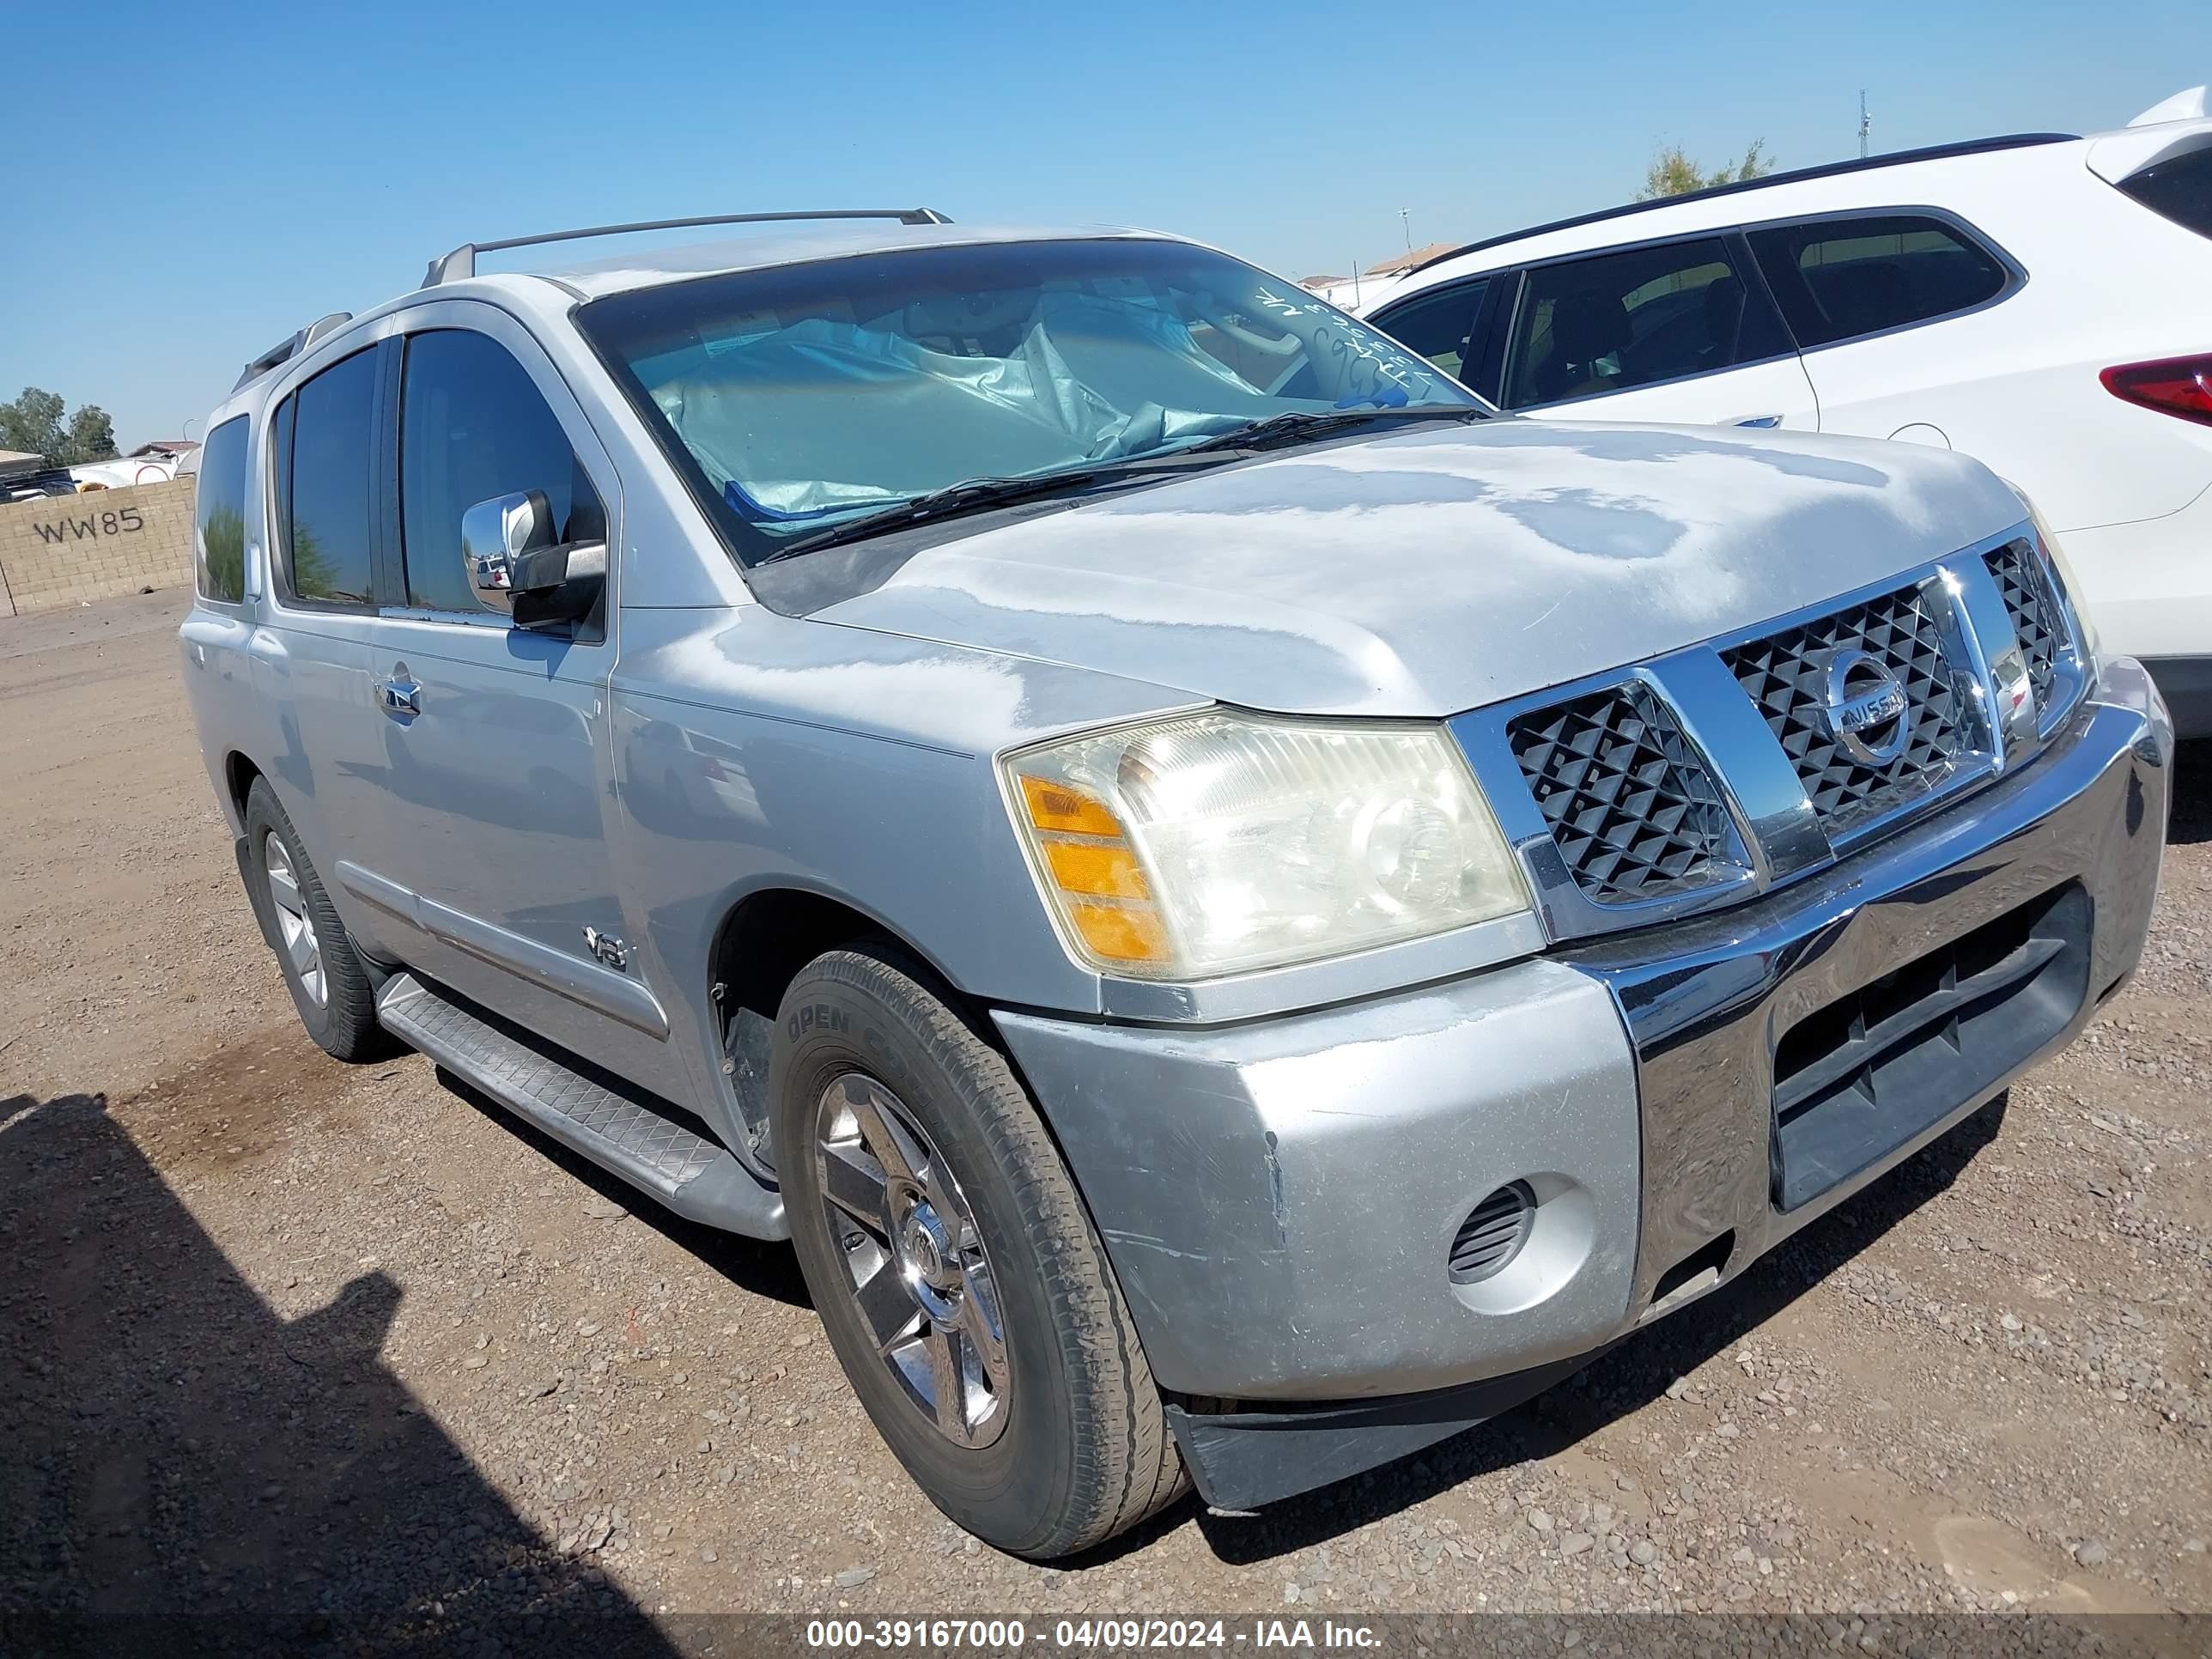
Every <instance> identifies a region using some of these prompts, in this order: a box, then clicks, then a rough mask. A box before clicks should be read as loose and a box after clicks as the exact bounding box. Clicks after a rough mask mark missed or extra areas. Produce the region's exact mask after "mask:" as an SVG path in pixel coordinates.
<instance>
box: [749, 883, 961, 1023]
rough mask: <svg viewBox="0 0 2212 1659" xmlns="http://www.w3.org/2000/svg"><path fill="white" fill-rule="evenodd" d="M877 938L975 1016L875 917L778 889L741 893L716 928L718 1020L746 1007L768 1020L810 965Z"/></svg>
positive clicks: (836, 899)
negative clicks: (827, 953) (918, 965)
mask: <svg viewBox="0 0 2212 1659" xmlns="http://www.w3.org/2000/svg"><path fill="white" fill-rule="evenodd" d="M876 935H880V936H881V937H883V938H884V939H890V940H891V941H893V942H894V943H896V945H898V947H899V948H900V949H901V950H902V951H904V952H906V954H908V956H910V957H913V958H914V959H915V961H916V962H918V963H921V964H923V965H924V966H925V967H927V969H929V971H930V972H931V974H932V975H934V976H935V977H936V979H937V981H939V984H940V985H941V986H942V987H944V988H945V991H946V993H947V994H950V995H951V996H953V997H955V998H957V999H958V1000H962V1001H963V1002H965V1003H967V1004H968V1006H969V1007H968V1011H969V1013H971V1014H981V1007H980V1006H978V1005H976V1004H975V1001H974V1000H973V999H972V998H970V997H969V996H968V994H966V993H965V992H963V990H962V989H961V988H960V987H959V985H958V982H957V981H956V980H954V978H953V977H952V975H951V974H948V973H947V972H945V968H944V965H943V964H942V963H939V962H938V961H937V960H936V959H935V957H933V956H932V955H931V954H930V953H929V952H928V951H925V950H924V949H922V948H921V945H917V944H916V943H915V941H914V940H913V939H911V938H909V937H908V935H907V934H906V933H904V932H902V930H901V929H899V928H897V927H894V926H892V925H891V924H890V922H887V921H884V919H883V918H882V917H881V916H880V915H876V914H875V913H874V912H872V911H871V910H868V909H866V908H864V907H862V906H860V905H858V904H855V903H854V902H852V901H851V900H850V899H849V898H848V897H846V896H844V895H842V894H837V893H830V892H825V891H823V890H820V889H817V888H811V887H802V886H798V885H793V884H778V885H775V886H768V887H759V888H756V889H754V890H751V891H750V892H748V893H746V894H744V896H741V897H739V898H738V899H737V900H736V901H735V902H733V903H732V904H731V905H730V906H729V908H727V909H726V911H724V913H723V915H722V918H721V920H720V922H718V923H717V924H716V926H715V928H714V934H713V936H712V938H713V942H712V944H711V945H709V947H708V974H709V975H710V983H711V984H713V985H714V986H716V987H720V998H719V1002H720V1017H721V1018H722V1019H723V1020H724V1021H725V1022H726V1021H727V1020H728V1019H729V1018H731V1017H732V1016H733V1015H734V1014H735V1013H736V1012H737V1011H738V1010H739V1009H744V1008H750V1009H751V1010H753V1011H754V1012H757V1013H759V1014H761V1015H763V1016H764V1017H766V1018H769V1019H770V1020H773V1019H774V1018H775V1011H776V1007H777V1006H778V1005H779V1004H780V1003H781V1001H782V1000H783V994H784V991H785V989H786V988H787V987H788V986H789V985H790V984H791V981H793V980H794V979H796V978H797V977H798V976H799V970H800V969H803V968H805V966H806V964H807V963H810V962H811V961H813V960H814V958H815V957H818V956H820V955H822V954H823V952H824V951H835V950H838V949H840V948H841V947H842V946H844V945H850V944H852V943H853V942H854V940H856V939H866V938H869V937H871V936H876ZM985 1024H987V1022H985Z"/></svg>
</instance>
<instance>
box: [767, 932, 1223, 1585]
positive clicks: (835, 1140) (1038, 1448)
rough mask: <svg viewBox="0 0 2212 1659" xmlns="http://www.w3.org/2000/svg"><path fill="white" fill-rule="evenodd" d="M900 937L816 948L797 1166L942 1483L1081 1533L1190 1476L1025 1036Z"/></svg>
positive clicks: (1027, 1549)
mask: <svg viewBox="0 0 2212 1659" xmlns="http://www.w3.org/2000/svg"><path fill="white" fill-rule="evenodd" d="M926 981H927V973H926V970H925V969H921V967H920V966H919V965H918V964H915V963H910V962H908V960H906V959H905V958H904V957H902V955H901V954H900V953H898V952H897V951H896V950H895V949H893V948H891V947H889V946H885V947H883V948H880V949H868V948H865V947H864V948H860V949H855V950H849V951H832V952H830V953H829V954H828V955H826V956H823V957H817V959H816V960H815V961H814V962H813V963H811V964H809V965H808V966H807V967H806V968H805V969H804V970H803V971H802V972H801V973H800V974H799V977H798V978H797V979H796V980H794V981H793V982H792V985H791V987H790V989H789V990H787V992H786V993H785V994H784V998H783V1004H782V1007H781V1011H780V1012H779V1014H778V1017H777V1032H776V1038H775V1049H774V1054H773V1057H772V1060H771V1063H770V1074H769V1089H770V1098H771V1100H772V1102H773V1109H774V1112H775V1142H776V1167H777V1169H778V1170H780V1171H781V1175H782V1179H783V1182H784V1200H785V1209H786V1212H787V1214H788V1215H789V1217H790V1218H791V1231H792V1241H793V1244H794V1245H795V1246H796V1247H797V1249H798V1252H799V1266H800V1268H801V1270H802V1271H803V1272H804V1273H805V1276H806V1282H807V1287H808V1289H809V1290H810V1291H811V1292H812V1295H813V1298H814V1304H815V1307H816V1308H817V1310H818V1311H819V1312H820V1314H821V1316H822V1322H823V1328H824V1330H825V1331H826V1332H827V1333H828V1334H829V1341H830V1345H831V1346H832V1347H834V1348H835V1349H836V1352H837V1357H838V1359H839V1360H840V1361H841V1362H842V1364H843V1365H844V1368H845V1373H846V1375H847V1376H848V1377H849V1378H850V1379H851V1381H852V1383H853V1387H854V1391H855V1392H856V1393H857V1394H858V1395H860V1403H861V1404H862V1406H863V1407H866V1411H867V1413H868V1415H869V1417H870V1419H872V1420H873V1422H874V1423H875V1425H876V1428H877V1430H878V1432H880V1433H881V1434H882V1435H883V1437H884V1441H885V1443H887V1444H888V1445H889V1446H890V1449H891V1451H892V1452H893V1454H894V1455H896V1456H897V1458H898V1460H899V1462H901V1463H902V1464H904V1465H905V1467H906V1469H907V1472H908V1474H911V1475H912V1476H913V1477H914V1478H915V1481H916V1482H917V1483H918V1484H919V1485H920V1486H921V1489H922V1490H923V1491H924V1492H927V1494H928V1495H929V1498H930V1499H931V1501H932V1502H933V1503H934V1504H937V1506H938V1507H939V1509H941V1510H944V1511H945V1513H946V1514H947V1515H949V1516H951V1517H952V1518H953V1519H954V1520H955V1521H957V1522H959V1523H960V1524H961V1525H962V1526H963V1527H965V1528H968V1530H969V1531H970V1532H972V1533H974V1534H975V1535H976V1536H977V1537H979V1538H981V1539H982V1540H984V1541H986V1542H987V1543H990V1544H994V1545H996V1546H997V1547H999V1548H1000V1549H1004V1550H1008V1551H1011V1552H1012V1553H1017V1554H1021V1555H1030V1556H1037V1557H1043V1558H1049V1557H1053V1556H1060V1555H1068V1554H1073V1553H1075V1552H1077V1551H1079V1550H1083V1549H1086V1548H1088V1547H1091V1546H1092V1545H1095V1544H1097V1543H1099V1542H1101V1541H1103V1540H1105V1539H1107V1538H1110V1537H1111V1536H1113V1535H1114V1534H1115V1533H1117V1532H1120V1531H1121V1530H1123V1529H1124V1528H1127V1527H1130V1526H1133V1525H1134V1524H1135V1523H1136V1522H1139V1521H1140V1520H1142V1519H1143V1518H1144V1517H1145V1516H1147V1515H1150V1514H1151V1513H1152V1512H1153V1511H1154V1510H1158V1508H1160V1507H1161V1506H1162V1505H1163V1504H1166V1503H1168V1502H1169V1501H1170V1499H1172V1498H1175V1497H1176V1495H1177V1494H1178V1493H1179V1492H1182V1489H1183V1486H1184V1480H1183V1474H1182V1464H1181V1462H1180V1461H1179V1460H1178V1459H1177V1457H1176V1450H1175V1443H1174V1440H1173V1437H1172V1436H1171V1435H1170V1432H1169V1431H1168V1427H1167V1423H1166V1418H1165V1413H1164V1412H1163V1410H1162V1409H1161V1405H1160V1398H1159V1391H1158V1389H1157V1388H1156V1387H1155V1386H1154V1385H1153V1383H1152V1372H1151V1370H1150V1368H1149V1367H1147V1366H1146V1364H1145V1356H1144V1351H1143V1348H1142V1346H1140V1345H1139V1341H1138V1338H1137V1333H1136V1329H1135V1328H1134V1326H1133V1324H1132V1322H1131V1321H1130V1318H1129V1312H1128V1309H1127V1307H1126V1306H1125V1305H1124V1304H1123V1303H1122V1300H1121V1291H1120V1289H1119V1287H1118V1286H1117V1285H1115V1281H1114V1276H1113V1273H1112V1270H1111V1268H1110V1267H1109V1265H1108V1263H1107V1261H1106V1255H1105V1251H1104V1249H1103V1248H1102V1247H1101V1245H1100V1244H1099V1242H1098V1239H1097V1236H1096V1235H1095V1234H1094V1233H1093V1232H1092V1231H1091V1223H1090V1219H1089V1218H1088V1217H1087V1216H1086V1215H1085V1212H1084V1209H1083V1206H1082V1202H1081V1200H1080V1199H1079V1196H1078V1194H1077V1193H1076V1190H1075V1184H1074V1182H1073V1181H1072V1180H1071V1179H1070V1178H1069V1176H1068V1173H1067V1170H1066V1167H1065V1166H1064V1165H1063V1164H1061V1162H1060V1155H1059V1153H1058V1152H1057V1151H1056V1150H1055V1149H1054V1146H1053V1144H1052V1140H1051V1138H1050V1137H1049V1136H1048V1135H1047V1133H1045V1129H1044V1125H1043V1123H1042V1121H1041V1120H1040V1119H1039V1117H1038V1116H1037V1114H1036V1108H1035V1107H1034V1106H1032V1105H1031V1104H1030V1099H1029V1097H1028V1095H1027V1094H1026V1093H1025V1092H1024V1090H1023V1088H1022V1086H1021V1084H1020V1083H1019V1082H1018V1080H1017V1079H1015V1077H1014V1075H1013V1073H1012V1069H1011V1068H1010V1067H1009V1066H1007V1064H1006V1059H1005V1057H1004V1056H1003V1055H1002V1054H1000V1053H999V1052H998V1051H997V1050H996V1049H994V1048H992V1047H991V1046H990V1045H989V1044H988V1043H987V1042H984V1041H983V1039H982V1038H981V1036H979V1035H978V1034H977V1033H976V1031H975V1030H974V1029H973V1028H972V1027H971V1026H969V1024H968V1023H967V1021H965V1020H964V1019H963V1018H961V1016H960V1015H959V1014H958V1013H957V1012H956V1011H955V1010H954V1009H953V1008H952V1007H951V1005H950V1004H949V1003H948V1001H947V1000H945V998H944V997H941V996H939V994H936V993H935V992H934V991H933V989H931V988H930V987H929V986H928V984H927V982H926Z"/></svg>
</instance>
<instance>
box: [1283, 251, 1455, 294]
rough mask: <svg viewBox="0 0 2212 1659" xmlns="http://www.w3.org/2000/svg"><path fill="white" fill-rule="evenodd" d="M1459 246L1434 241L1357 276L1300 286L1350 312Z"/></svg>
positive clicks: (1310, 279)
mask: <svg viewBox="0 0 2212 1659" xmlns="http://www.w3.org/2000/svg"><path fill="white" fill-rule="evenodd" d="M1457 246H1459V245H1458V244H1457V243H1456V242H1431V243H1429V244H1427V245H1426V246H1422V247H1416V248H1408V249H1407V250H1406V252H1403V253H1394V254H1392V255H1391V256H1390V257H1389V258H1387V259H1377V260H1376V262H1375V263H1374V264H1371V265H1370V266H1368V267H1367V269H1366V270H1363V271H1361V272H1359V273H1358V275H1357V276H1301V277H1300V278H1299V279H1298V286H1299V287H1300V288H1302V289H1305V291H1306V292H1307V293H1309V294H1317V295H1320V296H1321V297H1322V299H1324V300H1326V301H1328V302H1329V303H1330V304H1331V305H1333V306H1342V307H1345V308H1346V310H1352V309H1355V308H1357V307H1363V306H1368V305H1371V304H1373V303H1374V301H1375V299H1376V295H1380V294H1382V293H1383V292H1384V291H1385V290H1386V289H1392V288H1395V287H1396V286H1397V285H1398V282H1399V280H1400V279H1401V277H1403V276H1405V274H1406V273H1407V271H1409V270H1413V269H1414V268H1415V267H1416V266H1418V265H1425V264H1428V262H1429V261H1430V260H1431V259H1440V258H1443V256H1444V255H1445V254H1447V253H1449V252H1451V251H1452V250H1453V249H1454V248H1455V247H1457Z"/></svg>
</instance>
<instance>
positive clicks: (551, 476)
mask: <svg viewBox="0 0 2212 1659" xmlns="http://www.w3.org/2000/svg"><path fill="white" fill-rule="evenodd" d="M526 490H535V491H537V492H538V494H540V495H544V497H545V500H546V504H547V505H548V506H549V507H550V508H551V509H552V523H553V526H554V535H555V538H556V540H559V541H562V542H588V541H599V540H602V539H604V538H605V535H606V522H605V513H603V512H602V511H601V509H600V506H599V495H598V494H597V492H596V491H594V490H593V489H592V484H591V481H590V480H589V479H588V478H586V477H585V476H584V470H583V468H582V467H581V466H580V465H579V464H578V463H577V460H576V457H575V453H574V451H573V450H571V449H570V448H569V447H568V436H567V435H566V434H565V433H563V432H562V429H561V422H560V421H559V419H558V418H557V417H556V416H555V415H554V413H553V411H552V410H551V409H550V408H549V407H548V406H547V404H546V402H545V399H544V397H542V396H541V395H540V394H539V392H538V387H537V386H536V384H535V383H534V382H532V380H531V378H530V374H529V372H528V371H527V370H526V369H525V368H523V367H522V365H521V364H520V363H519V362H516V361H515V360H514V358H513V356H512V355H511V354H510V353H509V352H508V351H507V348H506V347H504V346H502V345H501V344H500V343H498V342H497V341H496V340H494V339H493V338H492V337H490V336H489V335H485V334H476V333H471V332H468V331H464V330H460V329H439V330H435V331H431V332H428V333H423V334H416V335H413V336H411V337H410V338H409V339H408V342H407V363H406V370H405V380H404V391H403V392H402V393H401V397H400V416H399V511H400V525H401V535H402V538H403V540H404V547H405V555H406V562H407V602H408V604H410V605H422V606H425V607H427V608H428V609H430V610H434V611H476V610H480V609H482V608H483V606H482V605H481V604H480V602H479V601H478V599H477V594H476V589H475V587H474V586H473V585H472V584H471V581H470V580H469V575H468V572H467V570H466V569H465V568H464V565H463V562H462V559H461V515H462V514H463V513H465V512H466V511H467V510H468V509H469V508H470V507H473V506H475V505H476V504H477V502H478V501H489V500H490V499H491V498H492V497H493V496H495V495H513V494H516V493H519V492H521V491H526Z"/></svg>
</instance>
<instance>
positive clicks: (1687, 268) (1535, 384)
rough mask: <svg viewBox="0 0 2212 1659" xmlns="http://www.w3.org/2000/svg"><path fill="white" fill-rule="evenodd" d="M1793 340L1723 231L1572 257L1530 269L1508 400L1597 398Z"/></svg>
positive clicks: (1510, 403) (1510, 359) (1511, 404)
mask: <svg viewBox="0 0 2212 1659" xmlns="http://www.w3.org/2000/svg"><path fill="white" fill-rule="evenodd" d="M1789 349H1790V344H1789V340H1788V337H1787V336H1786V335H1784V332H1783V329H1782V323H1781V319H1779V318H1778V317H1777V316H1776V315H1775V313H1774V307H1773V305H1772V303H1771V301H1769V300H1768V299H1767V297H1766V295H1765V291H1764V290H1763V289H1761V288H1760V286H1759V283H1756V282H1746V281H1745V280H1744V276H1743V273H1742V272H1741V271H1739V270H1737V269H1736V265H1735V260H1734V259H1733V258H1731V257H1730V254H1729V247H1728V245H1727V244H1726V243H1725V242H1723V240H1721V239H1720V238H1718V237H1711V238H1707V239H1704V240H1698V241H1692V242H1668V243H1665V244H1662V245H1661V246H1656V247H1644V248H1630V249H1627V250H1626V251H1624V252H1618V253H1604V254H1599V255H1597V256H1596V257H1595V258H1588V259H1570V260H1565V261H1563V262H1562V263H1560V264H1550V265H1540V266H1538V267H1536V268H1535V269H1534V270H1531V271H1530V272H1529V273H1528V286H1527V289H1526V290H1525V291H1524V292H1523V294H1522V299H1521V305H1520V309H1519V312H1518V313H1517V314H1516V316H1515V318H1514V320H1513V332H1512V337H1511V339H1510V342H1509V343H1508V347H1507V356H1506V364H1505V386H1506V395H1505V406H1506V407H1507V408H1508V409H1526V408H1529V407H1531V406H1534V405H1537V404H1557V403H1565V402H1568V401H1570V400H1571V399H1573V398H1595V397H1601V396H1603V395H1604V394H1605V393H1607V392H1626V391H1629V390H1631V389H1632V388H1633V387H1636V386H1656V385H1658V384H1660V383H1661V382H1662V381H1665V380H1681V379H1683V378H1684V377H1686V376H1687V375H1692V374H1711V373H1712V372H1714V371H1715V370H1717V369H1723V368H1735V367H1736V366H1737V365H1738V364H1741V363H1751V362H1761V361H1763V360H1764V359H1766V358H1769V357H1776V356H1782V355H1784V354H1785V353H1786V352H1787V351H1788V350H1789Z"/></svg>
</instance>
